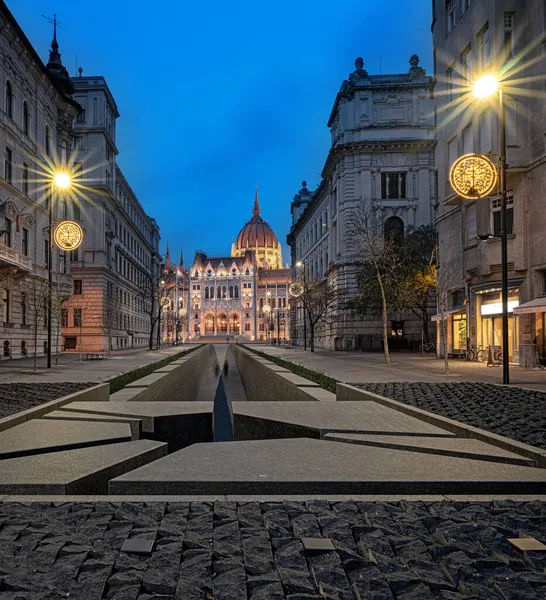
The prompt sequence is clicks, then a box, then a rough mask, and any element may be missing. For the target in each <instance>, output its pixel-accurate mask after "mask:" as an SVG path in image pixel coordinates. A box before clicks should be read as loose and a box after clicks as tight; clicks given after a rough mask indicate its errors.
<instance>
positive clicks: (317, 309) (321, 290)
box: [298, 265, 338, 352]
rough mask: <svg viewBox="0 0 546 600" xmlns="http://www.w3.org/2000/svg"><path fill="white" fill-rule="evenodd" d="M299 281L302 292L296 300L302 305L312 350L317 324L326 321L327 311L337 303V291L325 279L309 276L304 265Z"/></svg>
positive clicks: (313, 349)
mask: <svg viewBox="0 0 546 600" xmlns="http://www.w3.org/2000/svg"><path fill="white" fill-rule="evenodd" d="M299 283H300V284H301V286H302V293H301V295H300V296H299V297H298V300H299V301H300V302H301V303H302V305H303V318H304V319H305V321H306V323H307V325H308V326H309V332H308V333H309V349H310V350H311V352H314V351H315V333H316V329H317V326H318V325H319V324H321V323H325V322H326V320H327V318H328V311H329V310H330V309H332V308H334V307H335V305H336V304H337V301H338V292H337V290H335V289H334V288H333V287H332V285H331V284H330V283H329V282H328V281H327V280H325V279H320V278H318V277H309V274H308V272H307V267H306V265H303V267H302V274H301V277H300V278H299Z"/></svg>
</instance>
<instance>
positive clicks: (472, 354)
mask: <svg viewBox="0 0 546 600" xmlns="http://www.w3.org/2000/svg"><path fill="white" fill-rule="evenodd" d="M465 354H466V355H465V358H466V360H470V361H471V362H485V361H486V360H487V352H486V351H485V350H484V349H483V346H474V345H473V344H471V345H470V346H469V347H468V348H467V350H466V353H465Z"/></svg>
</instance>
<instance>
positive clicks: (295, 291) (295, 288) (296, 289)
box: [289, 260, 307, 351]
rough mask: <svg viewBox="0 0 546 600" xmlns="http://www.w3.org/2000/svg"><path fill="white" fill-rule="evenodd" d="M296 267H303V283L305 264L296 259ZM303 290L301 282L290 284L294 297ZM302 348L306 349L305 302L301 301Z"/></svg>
mask: <svg viewBox="0 0 546 600" xmlns="http://www.w3.org/2000/svg"><path fill="white" fill-rule="evenodd" d="M296 268H298V269H303V283H304V285H305V265H304V264H303V261H301V260H298V262H297V263H296ZM304 291H305V287H304V286H302V284H301V283H299V282H295V283H293V284H292V285H291V286H290V290H289V292H290V295H291V296H293V297H294V298H299V297H300V296H301V295H302V294H303V293H304ZM297 311H298V307H297V305H296V319H297ZM303 350H304V351H306V350H307V313H306V311H305V302H304V303H303Z"/></svg>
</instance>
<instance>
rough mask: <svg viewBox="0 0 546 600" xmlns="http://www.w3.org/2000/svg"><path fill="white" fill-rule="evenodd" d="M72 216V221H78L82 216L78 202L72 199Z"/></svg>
mask: <svg viewBox="0 0 546 600" xmlns="http://www.w3.org/2000/svg"><path fill="white" fill-rule="evenodd" d="M72 217H73V219H74V221H79V220H80V219H81V218H82V215H81V207H80V203H79V202H78V201H77V200H74V202H73V204H72Z"/></svg>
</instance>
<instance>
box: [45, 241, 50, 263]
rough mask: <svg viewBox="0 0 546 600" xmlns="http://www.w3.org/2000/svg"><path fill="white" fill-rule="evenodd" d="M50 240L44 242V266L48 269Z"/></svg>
mask: <svg viewBox="0 0 546 600" xmlns="http://www.w3.org/2000/svg"><path fill="white" fill-rule="evenodd" d="M48 257H49V240H44V264H45V266H46V267H47V266H48V265H49V261H48Z"/></svg>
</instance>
